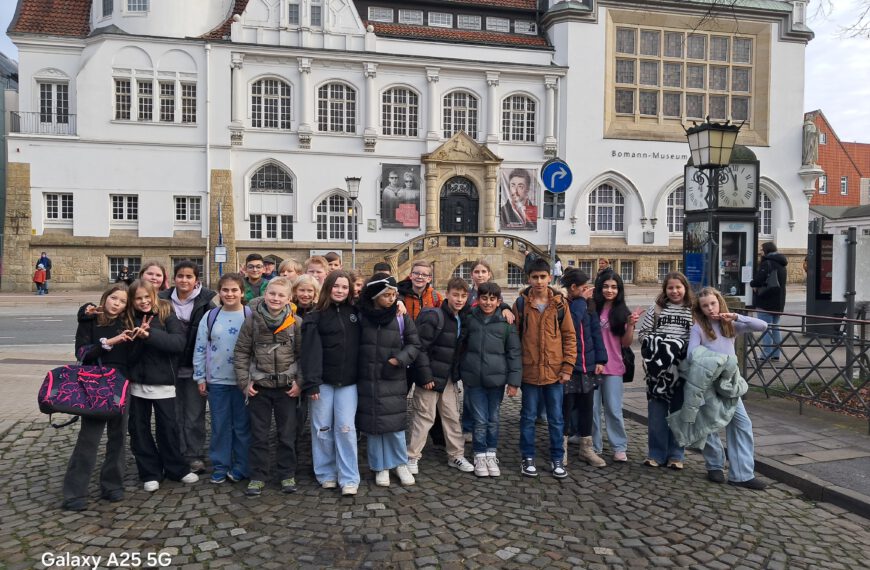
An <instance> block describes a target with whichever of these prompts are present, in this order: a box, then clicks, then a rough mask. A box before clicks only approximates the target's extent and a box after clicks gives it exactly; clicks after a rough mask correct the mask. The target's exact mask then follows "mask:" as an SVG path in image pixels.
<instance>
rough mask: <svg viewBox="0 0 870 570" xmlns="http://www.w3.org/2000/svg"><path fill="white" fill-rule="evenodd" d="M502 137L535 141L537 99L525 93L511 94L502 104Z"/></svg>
mask: <svg viewBox="0 0 870 570" xmlns="http://www.w3.org/2000/svg"><path fill="white" fill-rule="evenodd" d="M501 139H502V140H503V141H513V142H535V100H534V99H532V98H531V97H526V96H525V95H511V96H510V97H507V98H506V99H505V100H504V101H503V102H502V106H501Z"/></svg>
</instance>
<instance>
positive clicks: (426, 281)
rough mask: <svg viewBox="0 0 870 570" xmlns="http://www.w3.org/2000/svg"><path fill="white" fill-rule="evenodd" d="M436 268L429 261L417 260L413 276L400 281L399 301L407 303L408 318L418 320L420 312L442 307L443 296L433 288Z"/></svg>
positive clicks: (412, 269)
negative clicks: (433, 276)
mask: <svg viewBox="0 0 870 570" xmlns="http://www.w3.org/2000/svg"><path fill="white" fill-rule="evenodd" d="M433 273H434V268H433V267H432V264H431V263H430V262H428V261H423V260H417V261H415V262H414V265H412V266H411V275H409V276H408V277H407V278H405V279H403V280H402V281H399V284H398V286H399V299H401V301H402V302H403V303H405V307H406V308H407V310H408V316H409V317H411V318H412V319H415V320H416V318H417V316H418V315H419V314H420V311H422V310H423V309H429V308H433V309H434V308H438V307H440V306H441V301H442V300H443V299H442V298H441V295H439V294H438V292H437V291H436V290H435V289H433V288H432V286H431V283H432V275H433Z"/></svg>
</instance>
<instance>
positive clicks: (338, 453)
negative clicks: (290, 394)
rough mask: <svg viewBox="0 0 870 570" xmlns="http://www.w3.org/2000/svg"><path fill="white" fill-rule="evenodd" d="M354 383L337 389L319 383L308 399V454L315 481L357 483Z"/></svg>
mask: <svg viewBox="0 0 870 570" xmlns="http://www.w3.org/2000/svg"><path fill="white" fill-rule="evenodd" d="M357 399H358V393H357V387H356V384H352V385H350V386H344V387H341V388H338V387H335V386H330V385H329V384H322V385H321V386H320V397H319V398H318V399H317V400H311V455H312V462H313V464H314V475H315V476H316V477H317V482H318V483H321V484H323V482H324V481H336V482H338V484H339V485H340V486H342V487H344V486H346V485H357V486H358V485H359V480H360V476H359V463H358V462H357V445H356V424H355V421H354V420H355V418H356V405H357Z"/></svg>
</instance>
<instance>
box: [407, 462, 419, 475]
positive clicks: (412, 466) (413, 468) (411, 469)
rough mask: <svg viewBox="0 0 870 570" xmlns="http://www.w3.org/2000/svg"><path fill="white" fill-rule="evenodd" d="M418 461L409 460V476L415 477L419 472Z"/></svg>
mask: <svg viewBox="0 0 870 570" xmlns="http://www.w3.org/2000/svg"><path fill="white" fill-rule="evenodd" d="M419 461H420V460H419V459H409V460H408V472H409V473H411V475H416V474H417V473H419V472H420V464H419Z"/></svg>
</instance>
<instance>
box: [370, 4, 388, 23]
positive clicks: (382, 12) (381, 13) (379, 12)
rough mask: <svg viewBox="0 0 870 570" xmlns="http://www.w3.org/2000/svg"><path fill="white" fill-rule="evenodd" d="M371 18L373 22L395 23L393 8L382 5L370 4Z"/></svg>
mask: <svg viewBox="0 0 870 570" xmlns="http://www.w3.org/2000/svg"><path fill="white" fill-rule="evenodd" d="M369 20H371V21H373V22H388V23H390V24H392V23H393V9H392V8H382V7H380V6H369Z"/></svg>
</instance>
